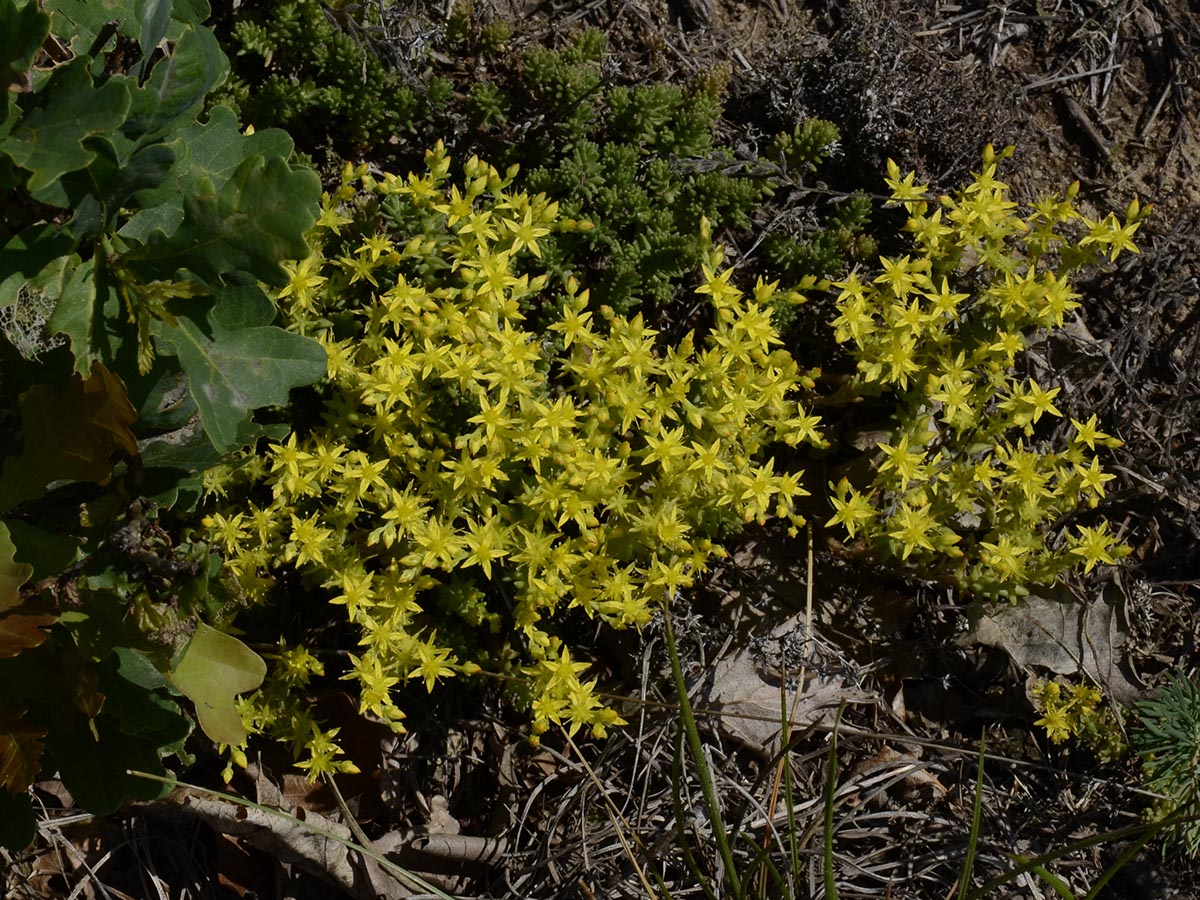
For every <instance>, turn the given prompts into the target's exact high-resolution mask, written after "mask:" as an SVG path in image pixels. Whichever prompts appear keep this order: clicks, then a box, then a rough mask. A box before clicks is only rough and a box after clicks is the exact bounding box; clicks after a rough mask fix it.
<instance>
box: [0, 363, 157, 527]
mask: <svg viewBox="0 0 1200 900" xmlns="http://www.w3.org/2000/svg"><path fill="white" fill-rule="evenodd" d="M136 421H137V413H136V412H134V409H133V406H132V405H130V403H129V395H128V393H127V392H126V390H125V385H124V383H122V381H121V379H120V378H118V377H117V376H116V375H114V374H113V373H112V372H110V371H108V369H106V368H105V367H104V366H103V365H101V364H100V363H93V365H92V374H91V375H90V376H89V377H88V379H87V380H86V381H85V380H84V379H82V378H80V377H79V376H78V375H72V376H71V380H70V381H68V382H67V386H66V388H65V389H64V390H63V391H61V392H60V391H58V390H57V389H55V388H54V387H52V386H50V385H48V384H35V385H34V386H33V387H31V388H30V389H29V390H27V391H26V392H25V393H24V394H22V395H21V422H22V424H23V426H24V430H25V447H24V449H23V451H22V452H21V455H20V456H17V457H12V458H10V459H8V460H7V461H6V462H5V464H4V474H3V476H0V511H3V510H8V509H12V508H13V507H14V506H16V505H17V504H18V503H22V502H24V501H26V500H32V499H34V498H36V497H40V496H41V495H42V493H43V492H45V490H46V488H47V487H48V486H49V485H50V484H53V483H54V482H56V481H64V480H66V481H94V482H96V483H97V484H107V483H108V480H109V478H111V477H112V462H111V461H110V459H109V457H110V456H111V455H112V454H113V453H114V452H117V451H121V452H124V453H126V454H128V455H129V456H136V455H137V452H138V447H137V439H136V438H135V437H134V436H133V432H132V431H130V430H129V426H130V425H132V424H133V423H134V422H136Z"/></svg>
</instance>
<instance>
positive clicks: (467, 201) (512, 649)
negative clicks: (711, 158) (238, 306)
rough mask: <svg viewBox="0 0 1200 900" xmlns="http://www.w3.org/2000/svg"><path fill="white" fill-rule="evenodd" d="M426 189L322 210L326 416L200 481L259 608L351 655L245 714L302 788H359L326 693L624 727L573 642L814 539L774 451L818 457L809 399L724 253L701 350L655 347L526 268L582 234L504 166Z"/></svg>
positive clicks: (309, 668) (641, 331) (396, 718)
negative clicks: (515, 703) (341, 645)
mask: <svg viewBox="0 0 1200 900" xmlns="http://www.w3.org/2000/svg"><path fill="white" fill-rule="evenodd" d="M427 167H428V168H427V172H426V173H425V174H422V175H416V174H412V175H409V176H407V177H406V178H400V177H395V176H392V175H382V176H378V175H372V174H369V173H368V169H367V167H366V166H359V167H357V168H354V167H350V166H347V168H346V170H345V172H344V174H343V177H342V182H341V185H340V186H339V187H338V188H337V189H336V190H335V191H334V192H333V193H332V194H329V195H327V196H326V198H325V201H324V211H323V212H322V214H321V215H320V217H319V219H318V221H317V224H316V227H315V228H314V230H313V232H312V233H311V234H310V235H309V240H310V245H311V247H312V248H313V250H312V254H311V255H310V256H308V257H306V258H304V259H301V260H297V261H295V262H293V263H290V264H289V271H290V272H291V279H290V281H289V282H288V284H287V285H286V286H285V287H284V288H283V289H282V290H280V291H279V292H278V301H279V303H280V305H281V308H282V310H283V312H284V315H285V318H286V320H287V321H288V323H289V326H290V327H291V328H292V329H293V330H295V331H298V332H300V333H303V334H307V335H310V336H312V337H314V338H315V339H316V340H318V341H319V342H320V343H321V344H322V346H324V348H325V350H326V352H327V354H328V361H329V371H328V375H329V377H328V381H327V383H326V384H325V386H324V387H323V388H322V390H321V392H320V394H319V403H318V406H319V412H318V413H317V414H316V415H315V416H314V417H313V418H312V420H311V421H309V422H301V423H298V424H297V426H296V428H295V430H294V431H293V432H292V433H291V434H289V435H288V436H287V438H286V439H284V440H281V441H278V442H276V443H272V444H270V445H269V447H267V448H266V452H265V453H264V454H262V455H255V454H252V455H247V456H246V457H245V458H244V459H243V460H242V461H241V463H240V464H239V465H237V466H234V467H232V468H231V469H229V470H228V471H225V472H223V473H219V475H218V477H214V478H211V479H210V484H211V485H212V488H213V492H214V494H216V495H217V496H216V497H214V501H213V503H212V505H211V507H210V511H209V513H208V516H207V518H206V519H205V525H206V527H207V533H208V537H209V540H211V541H212V542H214V543H215V544H218V545H220V546H221V547H223V549H224V551H225V553H226V556H227V559H228V566H229V568H230V570H231V571H232V572H233V573H235V574H236V577H237V578H238V579H239V581H240V583H241V585H242V587H243V589H244V591H245V593H246V595H247V598H248V600H249V602H251V603H257V604H268V603H272V602H273V601H275V600H276V599H277V598H279V597H280V596H282V595H283V594H284V593H286V592H288V591H292V590H294V589H295V588H296V586H297V585H303V586H306V587H307V588H308V589H310V590H311V591H313V592H314V593H315V595H316V596H317V597H318V598H319V601H320V602H319V606H318V612H317V615H320V616H328V615H330V614H331V613H336V615H337V616H338V617H340V618H343V619H344V620H346V621H348V623H349V624H350V626H351V627H352V629H353V631H354V633H355V634H356V635H357V642H358V647H357V649H356V650H355V651H354V653H353V654H352V655H350V656H349V657H348V661H347V664H346V665H345V666H344V668H342V670H341V671H338V672H336V673H335V672H333V671H332V670H331V669H330V666H329V662H328V660H327V659H323V658H322V654H321V652H320V649H319V648H311V647H304V648H299V647H291V648H289V647H286V646H285V647H284V648H283V649H281V651H280V652H279V654H278V655H277V657H276V660H275V666H274V669H273V671H272V673H271V674H270V675H269V677H268V683H267V687H266V688H265V689H264V690H263V691H262V692H261V693H260V694H258V695H257V696H256V698H254V699H253V700H251V701H250V702H249V703H248V704H247V705H246V706H245V708H244V712H245V716H246V718H247V720H248V721H249V722H250V723H252V726H253V728H254V729H255V730H257V731H260V732H263V733H266V734H271V735H274V736H276V737H278V738H281V739H285V740H287V741H290V742H291V743H292V744H293V746H294V747H295V748H296V749H297V751H298V752H299V753H300V754H301V755H303V756H305V759H304V762H303V763H302V764H303V765H304V766H306V767H307V768H308V770H309V773H310V775H312V776H313V777H316V776H317V775H319V774H320V773H322V772H328V771H331V770H344V769H345V768H347V767H348V766H350V765H351V764H350V763H349V762H347V761H345V760H341V759H339V758H338V755H339V750H338V747H337V743H336V739H335V738H336V735H335V734H333V733H332V732H327V731H325V730H323V729H322V727H321V724H320V723H319V722H317V721H315V720H314V718H313V716H312V713H311V711H310V708H309V706H308V705H307V704H306V702H305V700H304V696H303V693H304V689H305V686H306V685H307V684H308V683H309V681H310V680H311V679H312V678H313V677H314V676H315V675H318V674H322V673H324V674H326V675H329V676H333V675H336V676H337V677H340V678H343V679H345V680H348V681H351V682H353V683H354V684H355V685H356V689H357V691H358V695H359V704H360V709H361V711H362V712H363V713H364V714H368V715H371V716H373V717H374V718H376V719H378V720H380V721H382V722H385V723H387V724H388V725H390V726H392V727H393V728H395V729H397V730H402V729H403V718H404V713H403V711H402V709H401V708H400V706H399V704H398V702H397V697H396V691H397V690H398V689H400V687H401V686H402V685H404V684H406V683H410V682H411V683H415V684H420V685H424V686H425V687H426V688H427V689H429V690H432V689H433V688H434V686H435V685H436V684H437V683H438V682H440V681H442V680H444V679H446V678H450V677H454V676H457V675H465V674H471V673H474V672H478V671H479V669H480V668H481V667H487V668H490V669H492V670H493V671H500V672H502V673H503V674H509V675H516V676H519V677H521V678H522V679H525V680H527V682H528V683H529V685H530V687H529V689H528V695H527V696H528V700H529V703H530V709H531V715H532V719H533V730H534V732H535V734H536V733H539V732H542V731H544V730H545V729H546V728H548V727H549V726H550V725H551V724H560V723H561V724H564V725H566V726H567V727H568V730H569V731H570V733H572V734H573V733H575V732H576V731H577V730H578V729H580V728H582V727H587V728H590V729H591V731H592V732H593V733H595V734H597V735H600V734H603V733H604V730H605V728H606V727H607V726H610V725H612V724H614V723H620V722H621V721H622V720H621V719H620V717H619V715H618V714H617V712H615V711H614V710H612V709H609V708H606V707H605V705H604V703H603V701H602V700H601V698H600V696H599V694H598V693H597V690H596V681H595V680H594V679H588V678H587V677H586V675H585V671H586V669H587V665H586V664H585V663H584V662H582V661H580V660H579V659H578V658H577V656H578V654H577V650H576V649H575V648H573V647H572V641H571V640H570V637H569V635H570V628H571V626H570V625H569V624H568V623H571V622H575V623H578V622H579V621H580V618H581V617H584V618H586V619H594V620H597V621H598V622H602V623H604V624H606V625H609V626H612V627H615V628H624V627H628V626H631V625H632V626H639V625H642V624H644V623H646V622H647V621H648V620H649V619H650V617H651V616H652V615H653V613H654V611H655V610H656V609H658V608H659V606H660V605H661V604H662V603H663V602H665V601H666V600H667V599H669V598H670V597H671V596H672V595H673V594H674V593H675V592H676V591H677V590H679V589H680V588H682V587H684V586H686V585H689V584H690V583H691V582H692V580H693V578H695V577H696V576H697V574H699V573H701V572H703V571H704V570H705V568H706V566H707V565H708V563H709V561H710V560H711V558H712V557H713V556H714V555H720V554H721V552H722V551H721V549H720V548H719V547H718V546H717V545H716V544H715V543H714V541H715V540H716V539H717V538H719V537H720V536H721V535H723V534H725V533H727V532H729V531H730V530H733V529H736V528H738V527H740V526H741V525H743V524H744V523H747V522H754V521H758V522H764V521H766V520H767V519H768V518H774V517H781V518H784V519H787V520H788V521H789V522H790V523H791V524H792V526H793V527H794V526H797V525H799V524H800V523H801V522H802V521H803V520H802V518H801V517H800V515H799V514H798V512H797V508H796V501H797V499H798V498H800V497H802V496H803V495H804V494H805V491H804V489H803V488H802V487H801V485H800V476H799V475H798V474H791V473H785V472H782V471H776V469H775V463H774V460H773V458H772V457H771V456H770V449H771V446H772V445H773V444H774V443H775V442H778V441H782V442H786V443H788V444H791V445H800V444H810V445H820V444H821V443H822V439H821V437H820V435H819V433H818V432H817V425H818V419H817V417H815V416H812V415H810V414H809V413H808V412H807V411H806V410H805V408H804V407H803V406H802V405H801V404H800V403H799V402H798V397H799V396H800V395H801V393H802V392H803V391H805V390H806V389H808V388H811V387H812V384H813V383H812V380H811V378H810V377H809V376H808V375H807V374H805V373H802V372H800V371H799V370H798V369H797V366H796V364H795V362H794V361H793V360H792V358H791V357H790V356H789V355H788V354H787V353H786V352H784V351H782V350H780V349H778V347H777V345H778V343H779V338H778V336H777V334H776V331H775V328H774V325H773V324H772V320H771V313H770V305H771V304H772V303H773V301H774V300H775V298H776V297H777V295H779V294H780V293H781V292H780V291H779V290H778V288H777V286H776V285H775V284H766V283H762V282H760V283H759V284H758V285H757V286H756V287H755V288H754V291H753V294H752V296H744V295H743V293H742V292H741V291H740V290H739V289H738V288H736V287H735V286H734V285H733V284H732V283H731V281H730V274H731V273H730V270H729V269H724V270H720V262H721V254H720V251H719V250H717V249H714V248H712V247H710V248H709V250H708V252H707V254H706V258H705V263H704V266H703V278H702V284H701V285H700V286H699V287H698V289H697V293H698V294H699V295H700V297H701V299H703V300H705V301H707V303H708V304H709V307H710V309H711V311H712V324H711V328H710V330H709V331H708V333H707V334H706V335H705V336H704V337H703V338H700V337H697V336H696V335H694V334H689V335H688V336H686V337H685V338H684V339H683V340H682V341H681V342H679V343H678V344H677V345H676V346H671V347H665V348H664V347H662V346H661V345H660V343H659V341H658V339H657V338H658V336H657V335H656V333H655V332H654V331H653V330H652V329H650V328H648V327H647V326H646V324H645V323H644V321H643V319H642V317H641V316H640V315H639V316H633V317H632V318H629V317H625V316H622V315H618V314H616V313H615V312H613V311H612V310H611V309H609V308H606V307H602V308H601V309H600V310H599V311H596V312H593V311H592V310H591V309H590V308H589V299H588V293H587V291H586V290H585V289H583V288H582V287H581V286H580V285H579V284H578V283H577V282H576V280H575V279H574V278H567V279H565V280H564V281H563V282H562V283H560V284H552V283H551V281H550V279H549V278H548V277H547V276H546V274H545V273H544V272H538V271H537V270H538V268H539V260H540V259H541V258H542V257H543V256H544V255H545V253H546V252H547V250H548V248H549V247H550V245H551V242H552V241H553V240H554V239H555V238H556V237H557V236H558V235H561V234H564V233H566V234H572V233H575V232H578V231H580V230H584V229H586V228H587V227H588V223H586V222H578V221H574V220H571V219H567V218H563V217H561V216H560V214H559V209H558V205H557V204H556V203H552V202H550V201H549V200H548V199H547V198H546V197H545V196H543V195H540V194H538V195H533V196H531V195H529V194H528V193H526V192H523V191H517V190H515V189H514V188H513V187H512V185H513V179H514V177H515V175H516V170H515V167H514V168H513V169H511V170H509V171H508V173H506V174H504V175H501V174H500V173H498V172H497V170H496V169H494V168H492V167H490V166H488V165H485V164H483V163H481V162H479V161H478V160H477V159H475V158H472V159H470V160H469V161H468V162H467V163H466V164H465V165H464V167H463V180H462V182H461V183H458V182H452V181H451V179H450V169H451V161H450V158H449V156H448V155H447V154H446V152H445V150H444V148H443V147H442V146H441V145H440V144H439V145H438V146H437V147H436V148H435V149H434V150H432V151H430V152H429V153H428V155H427ZM518 272H520V274H518ZM533 297H537V298H540V303H542V304H545V303H550V302H553V304H554V306H555V307H557V308H558V310H559V314H558V316H557V317H556V319H555V320H554V321H553V322H552V323H551V324H550V325H549V326H548V328H547V330H546V331H545V332H542V333H535V332H532V331H530V330H528V329H527V327H526V325H525V323H524V319H523V314H522V312H521V310H522V305H523V303H524V302H526V301H527V300H528V299H530V298H533ZM792 299H793V300H796V299H798V298H795V297H793V298H792Z"/></svg>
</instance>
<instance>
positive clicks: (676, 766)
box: [671, 730, 717, 900]
mask: <svg viewBox="0 0 1200 900" xmlns="http://www.w3.org/2000/svg"><path fill="white" fill-rule="evenodd" d="M682 781H683V731H682V730H680V732H679V733H678V734H677V735H676V736H675V758H674V759H672V760H671V805H672V806H673V807H674V808H675V833H676V834H677V835H678V836H679V851H680V852H681V853H682V854H683V861H684V863H686V864H687V867H688V871H689V872H691V873H692V877H693V878H694V879H696V883H697V884H698V885H700V888H701V890H703V891H704V896H705V897H706V898H707V900H717V895H716V893H715V892H714V891H713V889H712V885H711V884H709V882H708V876H707V875H705V874H704V871H703V870H702V869H701V868H700V864H699V863H698V862H696V857H695V856H694V855H693V853H692V848H691V845H690V843H689V841H688V834H687V818H686V816H685V815H684V809H683V788H682Z"/></svg>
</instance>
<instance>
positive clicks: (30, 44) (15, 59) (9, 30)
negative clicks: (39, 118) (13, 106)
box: [0, 0, 50, 119]
mask: <svg viewBox="0 0 1200 900" xmlns="http://www.w3.org/2000/svg"><path fill="white" fill-rule="evenodd" d="M49 33H50V17H49V16H48V15H46V14H45V13H44V12H42V11H41V10H40V9H38V5H37V3H36V2H32V0H26V2H25V3H24V4H20V3H13V2H4V3H0V34H3V35H6V38H5V40H4V42H3V43H0V91H3V92H4V93H5V94H7V93H8V86H9V85H10V84H12V83H13V82H14V81H16V80H17V79H18V78H19V77H20V76H21V75H23V74H24V73H25V72H28V71H29V69H30V67H31V66H32V65H33V58H34V57H35V56H37V52H38V51H39V50H40V49H41V48H42V44H43V43H45V41H46V35H48V34H49ZM0 119H3V116H0Z"/></svg>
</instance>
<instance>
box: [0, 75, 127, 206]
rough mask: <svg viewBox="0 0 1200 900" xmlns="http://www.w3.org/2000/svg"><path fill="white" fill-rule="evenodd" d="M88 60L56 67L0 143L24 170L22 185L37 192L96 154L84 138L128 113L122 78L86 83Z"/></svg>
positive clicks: (109, 127)
mask: <svg viewBox="0 0 1200 900" xmlns="http://www.w3.org/2000/svg"><path fill="white" fill-rule="evenodd" d="M87 66H88V60H87V59H86V58H79V59H75V60H72V61H71V62H69V63H66V64H64V65H61V66H59V67H58V68H57V69H55V70H54V74H53V75H51V76H50V80H49V82H48V83H47V84H46V86H45V87H44V88H43V89H42V90H41V91H39V92H38V94H37V97H36V100H35V105H34V106H33V108H32V109H30V110H28V111H27V112H26V114H25V115H24V116H23V117H22V118H21V120H20V122H19V124H18V125H17V127H16V128H15V129H14V130H13V132H12V133H11V134H9V135H8V137H6V138H5V139H4V140H3V141H0V153H7V154H8V155H9V156H11V157H12V160H13V162H14V163H16V164H17V165H18V166H20V167H21V168H23V169H25V170H27V171H28V172H30V173H31V174H30V176H29V182H28V187H29V190H30V191H32V192H36V191H39V190H41V189H43V188H45V187H47V186H48V185H50V184H51V183H52V182H54V181H55V180H56V179H58V178H61V177H62V176H63V175H65V174H66V173H67V172H74V171H77V170H79V169H84V168H87V166H89V165H90V164H91V162H92V160H94V159H95V158H96V151H95V150H94V149H93V148H92V147H91V146H90V145H89V143H88V140H87V139H88V138H89V137H92V136H94V135H98V134H103V133H104V132H107V131H112V130H114V129H116V128H117V127H118V126H119V125H120V124H121V123H122V122H123V121H124V120H125V115H126V113H127V112H128V111H129V88H128V87H127V86H126V84H125V82H124V80H123V79H112V80H109V81H107V82H105V83H104V84H103V85H101V86H100V87H98V88H97V87H95V86H93V84H92V76H91V75H90V74H89V73H88V68H87Z"/></svg>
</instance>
